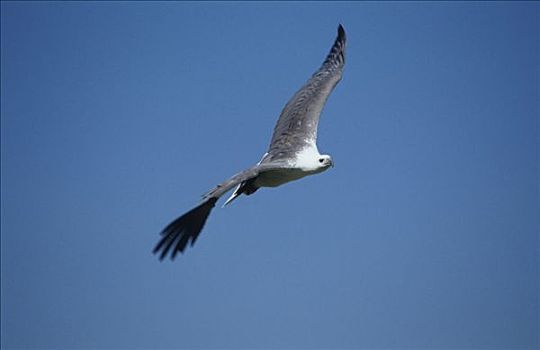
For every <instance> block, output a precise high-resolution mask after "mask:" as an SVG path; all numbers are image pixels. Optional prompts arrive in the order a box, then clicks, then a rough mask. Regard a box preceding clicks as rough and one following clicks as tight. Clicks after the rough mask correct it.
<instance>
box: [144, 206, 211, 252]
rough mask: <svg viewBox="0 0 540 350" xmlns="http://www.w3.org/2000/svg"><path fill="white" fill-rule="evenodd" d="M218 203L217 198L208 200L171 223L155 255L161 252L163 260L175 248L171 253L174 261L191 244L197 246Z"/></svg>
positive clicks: (164, 230) (163, 233)
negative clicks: (199, 237)
mask: <svg viewBox="0 0 540 350" xmlns="http://www.w3.org/2000/svg"><path fill="white" fill-rule="evenodd" d="M216 202H217V198H215V197H210V198H208V199H207V200H206V201H204V202H203V203H201V204H199V206H197V207H195V208H193V209H191V210H190V211H188V212H187V213H185V214H184V215H182V216H180V217H179V218H178V219H176V220H174V221H173V222H171V223H170V224H169V225H167V227H165V228H164V229H163V231H161V239H160V240H159V242H158V244H156V247H155V248H154V251H153V253H154V254H156V253H159V252H160V251H161V255H160V257H159V260H163V259H164V258H165V257H166V256H167V253H168V252H169V250H170V249H171V248H173V250H172V252H171V260H172V259H174V258H175V257H176V255H177V254H178V252H180V253H182V252H183V251H184V249H186V247H187V245H188V244H189V243H190V242H191V245H192V246H193V244H195V241H196V240H197V237H198V236H199V234H200V233H201V231H202V229H203V227H204V224H205V222H206V219H208V216H209V215H210V212H211V211H212V208H214V206H215V205H216Z"/></svg>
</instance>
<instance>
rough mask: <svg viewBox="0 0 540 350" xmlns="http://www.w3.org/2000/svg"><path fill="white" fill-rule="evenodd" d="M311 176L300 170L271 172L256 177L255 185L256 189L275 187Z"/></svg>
mask: <svg viewBox="0 0 540 350" xmlns="http://www.w3.org/2000/svg"><path fill="white" fill-rule="evenodd" d="M311 174H312V172H309V171H302V170H301V169H279V170H271V171H267V172H264V173H262V174H260V175H259V176H257V179H256V180H255V184H256V185H257V187H276V186H279V185H283V184H284V183H287V182H290V181H294V180H298V179H301V178H303V177H304V176H307V175H311Z"/></svg>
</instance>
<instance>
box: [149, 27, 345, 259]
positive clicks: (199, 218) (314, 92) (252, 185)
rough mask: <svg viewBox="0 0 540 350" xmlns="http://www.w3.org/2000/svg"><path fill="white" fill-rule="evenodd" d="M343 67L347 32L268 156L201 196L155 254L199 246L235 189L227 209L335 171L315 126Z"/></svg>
mask: <svg viewBox="0 0 540 350" xmlns="http://www.w3.org/2000/svg"><path fill="white" fill-rule="evenodd" d="M344 64H345V31H344V30H343V27H342V26H341V25H340V26H339V28H338V36H337V38H336V40H335V42H334V45H333V46H332V49H331V50H330V53H329V54H328V56H327V57H326V59H325V61H324V63H323V64H322V66H321V67H320V68H319V70H317V71H316V72H315V74H313V76H312V77H311V78H310V79H309V80H308V81H307V83H306V84H305V85H304V86H303V87H302V88H301V89H300V90H299V91H298V92H297V93H296V94H295V95H294V96H293V97H292V98H291V100H290V101H289V102H288V103H287V104H286V106H285V108H284V109H283V111H282V112H281V115H280V117H279V120H278V122H277V124H276V127H275V128H274V133H273V135H272V140H271V142H270V147H269V149H268V152H266V153H265V155H264V156H263V157H262V159H261V161H260V162H259V163H257V164H256V165H255V166H253V167H251V168H249V169H246V170H244V171H242V172H240V173H238V174H236V175H234V176H233V177H231V178H230V179H228V180H226V181H224V182H223V183H221V184H219V185H217V186H216V187H215V188H213V189H212V190H210V191H209V192H207V193H206V194H205V195H204V196H203V201H202V203H201V204H199V206H197V207H195V208H193V209H192V210H190V211H189V212H187V213H185V214H184V215H182V216H180V217H179V218H178V219H176V220H174V221H173V222H171V223H170V224H169V225H168V226H167V227H166V228H165V229H164V230H163V231H162V232H161V239H160V241H159V242H158V244H157V245H156V247H155V248H154V253H157V252H161V254H160V259H163V258H164V257H165V256H167V254H168V252H169V251H170V250H171V248H172V251H171V258H173V259H174V257H175V256H176V254H177V253H178V252H183V251H184V249H185V248H186V246H187V245H188V243H190V242H191V245H193V244H194V243H195V241H196V240H197V237H198V236H199V233H200V232H201V230H202V228H203V226H204V224H205V222H206V219H207V218H208V216H209V215H210V211H211V210H212V208H213V207H214V206H215V204H216V202H217V200H218V199H219V198H220V197H221V196H222V195H224V194H225V193H227V192H228V191H230V190H231V189H233V188H234V187H236V189H235V190H234V192H233V194H232V195H231V197H230V198H229V199H228V200H227V201H226V202H225V205H226V204H228V203H230V202H231V201H233V200H234V199H236V198H237V197H238V196H240V195H241V194H245V195H251V194H253V193H255V192H256V191H257V190H258V189H259V188H261V187H277V186H280V185H283V184H285V183H287V182H290V181H294V180H298V179H301V178H303V177H305V176H308V175H313V174H317V173H320V172H323V171H325V170H327V169H328V168H329V167H331V166H333V161H332V158H331V157H330V156H329V155H321V154H320V153H319V150H318V149H317V127H318V123H319V117H320V114H321V111H322V108H323V107H324V104H325V102H326V100H327V98H328V96H329V95H330V93H331V92H332V90H333V89H334V87H335V86H336V84H337V83H338V82H339V81H340V80H341V76H342V72H343V66H344Z"/></svg>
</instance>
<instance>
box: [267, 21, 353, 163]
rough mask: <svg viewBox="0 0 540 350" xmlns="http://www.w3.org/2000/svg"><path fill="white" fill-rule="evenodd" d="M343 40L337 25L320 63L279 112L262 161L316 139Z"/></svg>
mask: <svg viewBox="0 0 540 350" xmlns="http://www.w3.org/2000/svg"><path fill="white" fill-rule="evenodd" d="M345 42H346V37H345V30H344V29H343V27H342V26H341V25H339V27H338V35H337V38H336V40H335V42H334V45H333V46H332V49H331V50H330V53H329V54H328V56H327V57H326V59H325V61H324V63H323V64H322V66H321V67H320V68H319V70H317V71H316V72H315V73H314V74H313V76H312V77H311V78H310V79H309V80H308V81H307V83H306V84H305V85H304V86H303V87H302V88H301V89H300V90H299V91H298V92H297V93H296V94H295V95H294V96H293V97H292V98H291V100H290V101H289V102H288V103H287V104H286V105H285V108H284V109H283V111H282V112H281V115H280V116H279V119H278V122H277V124H276V126H275V128H274V133H273V135H272V140H271V142H270V148H269V150H268V157H266V159H265V161H273V160H276V159H281V158H288V157H290V156H291V153H295V152H297V151H299V150H300V149H302V148H304V147H305V146H306V145H308V144H314V143H315V142H316V141H317V127H318V124H319V117H320V114H321V111H322V108H323V106H324V104H325V102H326V100H327V99H328V96H329V95H330V93H331V92H332V90H333V89H334V87H335V86H336V85H337V83H338V82H339V81H340V80H341V76H342V74H343V66H344V65H345Z"/></svg>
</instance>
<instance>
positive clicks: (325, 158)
mask: <svg viewBox="0 0 540 350" xmlns="http://www.w3.org/2000/svg"><path fill="white" fill-rule="evenodd" d="M318 161H319V167H321V168H324V170H326V169H328V168H329V167H334V161H333V160H332V157H330V156H329V155H328V154H321V155H320V156H319V159H318Z"/></svg>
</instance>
